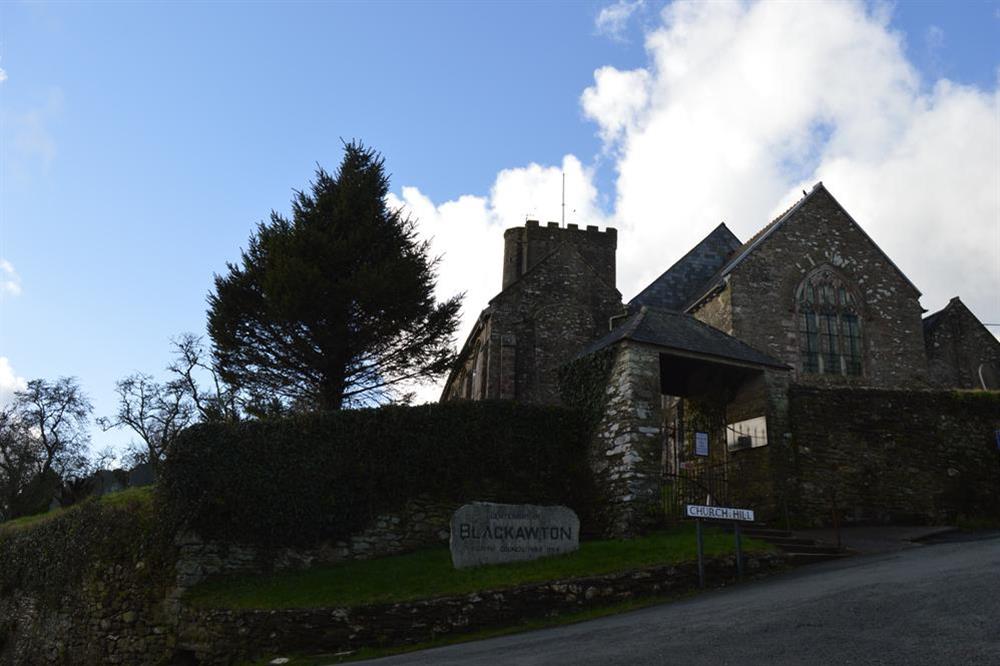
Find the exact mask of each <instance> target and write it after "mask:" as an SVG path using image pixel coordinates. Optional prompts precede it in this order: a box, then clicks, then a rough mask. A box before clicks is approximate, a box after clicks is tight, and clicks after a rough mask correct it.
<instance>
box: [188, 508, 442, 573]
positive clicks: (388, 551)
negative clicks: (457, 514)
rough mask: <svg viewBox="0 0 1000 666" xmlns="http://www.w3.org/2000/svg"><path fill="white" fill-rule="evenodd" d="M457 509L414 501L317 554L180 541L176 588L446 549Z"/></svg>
mask: <svg viewBox="0 0 1000 666" xmlns="http://www.w3.org/2000/svg"><path fill="white" fill-rule="evenodd" d="M457 508H458V505H455V504H446V503H441V502H435V501H431V500H428V499H426V498H420V499H415V500H410V501H409V502H407V503H406V505H405V507H404V508H403V509H401V510H400V511H398V512H394V513H391V514H386V515H384V516H379V517H378V518H376V519H375V520H374V521H373V522H372V524H371V526H369V527H368V528H367V529H365V530H364V531H363V532H361V533H360V534H357V535H355V536H352V537H351V538H350V539H348V540H345V541H335V542H330V543H322V544H320V545H318V546H316V547H315V548H279V549H277V550H276V551H274V552H266V551H260V550H258V549H255V548H251V547H249V546H242V545H239V544H228V543H217V542H206V541H204V540H203V539H201V538H200V537H199V536H198V535H197V534H192V533H184V534H179V535H178V536H177V537H176V540H175V545H176V546H177V549H178V555H177V579H176V584H177V587H178V588H179V589H180V590H182V591H183V589H186V588H189V587H192V586H194V585H197V584H198V583H200V582H201V581H203V580H205V579H206V578H210V577H213V576H232V575H246V574H259V573H264V572H268V571H281V570H287V569H301V568H306V567H310V566H314V565H320V564H337V563H340V562H346V561H351V560H370V559H375V558H379V557H387V556H389V555H400V554H403V553H410V552H413V551H415V550H420V549H422V548H429V547H432V546H438V545H442V544H447V543H448V538H449V535H450V532H449V525H450V521H451V515H452V513H454V511H455V509H457Z"/></svg>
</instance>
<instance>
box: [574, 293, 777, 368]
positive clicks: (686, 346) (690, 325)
mask: <svg viewBox="0 0 1000 666" xmlns="http://www.w3.org/2000/svg"><path fill="white" fill-rule="evenodd" d="M621 340H632V341H635V342H645V343H647V344H651V345H656V346H658V347H665V348H667V349H674V350H677V351H681V352H691V353H695V354H701V355H704V356H711V357H715V358H718V359H721V360H728V361H736V362H739V363H744V364H750V365H758V366H767V367H772V368H781V369H783V370H787V369H788V366H787V365H786V364H785V363H782V362H781V361H779V360H777V359H775V358H772V357H771V356H768V355H767V354H764V353H762V352H759V351H757V350H756V349H754V348H753V347H751V346H750V345H748V344H746V343H745V342H743V341H742V340H739V339H737V338H734V337H733V336H731V335H727V334H726V333H723V332H722V331H720V330H719V329H717V328H713V327H711V326H709V325H708V324H705V323H703V322H700V321H698V320H697V319H695V318H694V317H693V316H691V315H689V314H685V313H683V312H674V311H671V310H664V309H660V308H651V307H648V306H642V307H641V308H640V309H639V310H637V311H636V312H635V313H633V314H631V315H630V316H629V317H628V318H626V319H625V321H623V322H622V323H621V324H620V325H619V326H618V327H616V328H615V329H614V330H613V331H611V332H610V333H608V334H607V335H605V336H604V337H603V338H601V339H600V340H598V341H596V342H593V343H591V344H590V345H588V346H587V347H586V348H585V349H584V350H583V352H581V353H580V356H581V357H582V356H586V355H588V354H592V353H594V352H596V351H599V350H601V349H604V348H605V347H609V346H611V345H613V344H615V343H616V342H619V341H621Z"/></svg>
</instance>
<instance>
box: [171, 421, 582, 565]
mask: <svg viewBox="0 0 1000 666" xmlns="http://www.w3.org/2000/svg"><path fill="white" fill-rule="evenodd" d="M586 446H587V433H586V424H585V419H584V417H583V415H582V414H581V413H579V412H576V411H573V410H568V409H564V408H557V407H539V406H530V405H519V404H516V403H511V402H490V401H484V402H455V403H443V404H432V405H422V406H418V407H398V406H394V407H382V408H379V409H363V410H346V411H340V412H328V413H323V414H314V415H308V416H299V417H294V418H290V419H281V420H263V421H248V422H243V423H237V424H201V425H197V426H194V427H192V428H189V429H188V430H186V431H184V432H183V433H182V434H181V436H180V437H179V438H178V440H177V441H176V442H175V444H174V446H173V448H172V450H171V452H170V455H169V456H168V457H167V459H166V461H165V463H164V464H163V466H162V470H161V474H160V484H159V485H160V490H161V491H162V493H163V498H164V501H165V504H166V508H167V510H168V512H169V513H170V515H171V516H173V517H174V519H175V520H177V521H181V522H183V524H184V525H186V526H188V527H190V528H193V529H194V530H195V531H196V532H198V533H199V534H201V535H202V536H203V537H206V538H209V539H219V540H226V541H233V542H239V543H249V544H255V545H263V546H277V545H310V544H315V543H317V542H318V541H320V540H323V539H328V538H332V539H340V538H345V537H347V536H349V535H351V534H355V533H357V532H359V531H360V530H361V529H363V528H364V527H365V526H367V525H368V524H369V523H370V521H371V520H372V519H373V518H374V517H376V516H378V515H380V514H384V513H386V512H389V511H394V510H397V509H399V508H401V507H402V506H403V504H405V503H406V501H407V500H409V499H412V498H414V497H417V496H428V497H431V498H433V499H438V500H443V501H453V502H455V503H462V502H467V501H473V500H492V501H500V502H531V503H540V504H565V505H568V506H570V507H572V508H573V509H575V510H576V511H577V513H579V514H580V517H581V520H589V516H590V515H591V505H592V502H593V498H594V492H593V484H592V479H591V475H590V470H589V467H588V465H587V462H586Z"/></svg>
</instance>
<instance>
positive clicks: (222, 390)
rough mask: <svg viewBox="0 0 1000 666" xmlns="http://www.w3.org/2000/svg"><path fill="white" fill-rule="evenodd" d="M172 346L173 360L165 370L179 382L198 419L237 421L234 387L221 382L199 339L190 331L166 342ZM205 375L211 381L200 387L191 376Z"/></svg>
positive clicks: (237, 402)
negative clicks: (205, 387)
mask: <svg viewBox="0 0 1000 666" xmlns="http://www.w3.org/2000/svg"><path fill="white" fill-rule="evenodd" d="M170 342H171V345H172V346H173V348H174V356H175V358H174V361H173V363H171V364H170V365H169V366H167V370H169V371H170V372H171V373H173V375H174V378H175V381H177V382H179V383H180V384H182V385H183V387H184V389H185V390H186V391H187V394H188V396H189V397H190V398H191V401H192V402H193V403H194V406H195V409H196V410H197V411H198V418H199V420H201V421H238V420H239V418H240V409H239V399H238V395H237V394H238V392H237V390H236V389H235V388H234V387H232V386H230V385H228V384H226V383H224V382H223V381H222V379H221V378H220V377H219V372H218V370H217V368H216V366H215V365H214V364H213V363H211V362H209V361H206V360H205V359H206V357H207V356H208V355H207V354H206V352H205V347H204V344H203V343H202V339H201V338H200V337H198V336H196V335H195V334H193V333H182V334H181V335H179V336H178V337H176V338H174V339H173V340H171V341H170ZM196 373H197V374H201V375H204V376H207V377H208V378H209V380H210V382H211V385H210V387H209V388H208V389H204V388H202V387H201V386H200V385H199V383H198V380H197V378H196V377H195V375H196Z"/></svg>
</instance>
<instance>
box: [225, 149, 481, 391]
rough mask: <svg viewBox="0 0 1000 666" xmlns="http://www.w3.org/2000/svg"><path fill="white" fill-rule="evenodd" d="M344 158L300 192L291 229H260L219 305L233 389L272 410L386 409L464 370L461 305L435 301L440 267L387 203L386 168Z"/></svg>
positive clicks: (372, 157)
mask: <svg viewBox="0 0 1000 666" xmlns="http://www.w3.org/2000/svg"><path fill="white" fill-rule="evenodd" d="M344 148H345V151H344V158H343V161H342V162H341V164H340V167H339V169H338V170H337V172H336V173H335V174H333V175H330V174H328V173H327V172H326V171H324V170H323V169H322V168H318V169H317V171H316V176H315V180H314V181H313V182H312V183H311V184H310V185H311V187H310V191H309V192H308V193H306V192H296V194H295V196H294V197H293V200H292V215H291V219H286V218H285V217H283V216H281V215H280V214H278V213H276V212H272V213H271V218H270V222H269V223H263V222H262V223H260V224H259V225H258V228H257V231H256V233H255V234H254V235H253V236H252V237H251V238H250V242H249V247H248V248H247V249H246V250H245V251H244V252H242V257H241V261H240V262H239V263H238V264H227V268H228V271H227V273H226V274H225V275H221V276H219V275H217V276H216V277H215V289H214V292H213V293H211V294H210V295H209V298H208V302H209V310H208V331H209V335H210V337H211V339H212V344H213V349H212V351H213V355H214V357H215V361H216V364H217V367H218V369H219V372H220V375H221V377H222V379H223V380H225V381H226V382H228V383H231V384H233V385H234V386H237V387H239V388H241V389H242V390H244V391H246V392H247V393H248V394H249V395H251V396H253V397H254V398H256V401H257V402H258V404H262V405H267V406H269V409H270V408H273V406H274V405H275V404H276V403H277V404H280V405H282V406H284V407H292V408H297V409H326V410H331V409H340V408H341V407H346V406H354V405H364V404H378V403H381V402H384V401H386V400H388V399H391V398H392V397H394V396H396V395H398V389H399V387H400V386H401V385H404V384H405V383H408V382H410V381H414V380H415V381H420V380H428V379H433V378H435V377H438V376H439V375H441V374H442V373H444V372H445V371H447V370H448V368H449V367H450V365H451V363H452V361H453V359H454V351H453V341H452V338H453V335H454V333H455V329H456V327H457V324H458V314H459V307H460V305H461V299H462V296H461V295H457V296H454V297H452V298H450V299H449V300H446V301H444V302H442V303H437V302H435V299H434V295H433V292H434V284H435V277H436V276H435V266H436V263H437V260H436V259H432V258H430V257H429V256H428V247H427V244H426V242H420V241H418V240H417V237H416V233H415V231H414V221H413V220H412V219H411V218H409V217H408V216H404V215H402V214H401V213H400V212H399V211H396V210H392V209H390V208H389V207H388V205H387V204H386V194H387V193H388V191H389V178H388V176H387V175H386V173H385V165H384V160H383V158H382V157H381V156H380V155H379V154H378V153H377V152H376V151H374V150H372V149H370V148H366V147H365V146H363V145H362V144H360V143H358V142H351V143H348V144H346V145H345V147H344Z"/></svg>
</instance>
